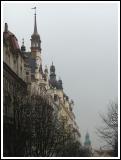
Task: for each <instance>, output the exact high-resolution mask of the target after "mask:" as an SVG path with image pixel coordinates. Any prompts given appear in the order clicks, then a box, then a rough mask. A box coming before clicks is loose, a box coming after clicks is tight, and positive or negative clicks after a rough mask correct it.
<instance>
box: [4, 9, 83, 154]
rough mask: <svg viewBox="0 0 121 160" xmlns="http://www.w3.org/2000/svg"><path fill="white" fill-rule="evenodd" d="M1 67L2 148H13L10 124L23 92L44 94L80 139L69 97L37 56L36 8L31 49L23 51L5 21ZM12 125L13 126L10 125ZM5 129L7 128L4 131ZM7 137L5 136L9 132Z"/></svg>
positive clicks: (54, 75)
mask: <svg viewBox="0 0 121 160" xmlns="http://www.w3.org/2000/svg"><path fill="white" fill-rule="evenodd" d="M3 40H4V41H3V57H4V62H3V65H4V67H3V69H4V75H3V76H4V106H3V109H4V133H5V135H4V142H5V143H4V144H7V146H6V145H4V150H5V151H6V152H9V151H11V152H12V150H14V147H15V146H13V143H12V141H13V140H14V135H13V133H12V130H14V126H12V124H14V123H16V122H14V121H15V116H16V112H15V106H14V103H15V100H16V97H19V98H20V97H21V96H23V95H26V94H30V95H42V96H48V97H49V100H50V102H51V104H52V106H53V108H54V110H56V114H57V117H58V120H59V121H62V122H63V124H64V125H63V127H64V129H65V130H66V132H69V133H70V132H71V133H72V135H73V138H74V139H75V140H77V141H80V137H81V135H80V132H79V128H78V126H77V123H76V121H75V115H74V113H73V107H74V102H73V101H72V100H69V98H68V96H67V95H66V94H65V92H64V90H63V82H62V80H61V79H59V80H57V79H56V73H55V66H54V64H53V63H52V65H51V66H50V75H49V71H48V69H47V67H45V69H44V70H43V66H42V57H41V54H42V53H41V51H42V50H41V39H40V35H39V34H38V30H37V20H36V10H35V14H34V32H33V34H32V36H31V51H30V52H27V51H26V47H25V45H24V40H23V42H22V46H21V49H20V47H19V44H18V41H17V38H16V37H15V35H14V34H13V33H11V32H10V31H9V30H8V25H7V23H5V30H4V33H3ZM12 127H13V128H12ZM8 130H9V132H8ZM10 130H11V135H10V136H11V137H12V138H11V139H10V140H9V139H7V137H8V135H7V133H10Z"/></svg>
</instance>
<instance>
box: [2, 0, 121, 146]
mask: <svg viewBox="0 0 121 160" xmlns="http://www.w3.org/2000/svg"><path fill="white" fill-rule="evenodd" d="M34 6H36V7H37V26H38V32H39V34H40V37H41V40H42V58H43V66H44V65H46V64H47V65H48V66H49V65H51V63H52V61H53V62H54V65H55V66H56V73H57V78H58V77H59V76H60V77H61V78H62V80H63V86H64V90H65V92H66V93H67V94H68V95H69V97H70V98H72V99H73V100H74V102H75V108H74V112H75V115H76V120H77V123H78V125H79V128H80V132H81V135H82V138H81V140H82V143H83V142H84V137H85V133H86V131H87V130H88V132H89V133H90V138H91V141H92V145H93V147H96V146H97V147H99V146H100V141H98V137H97V135H96V134H95V129H96V127H98V126H100V125H101V120H100V117H99V114H98V113H99V112H102V111H103V112H104V111H106V106H107V104H108V103H109V101H110V100H114V99H116V98H117V97H118V41H117V36H118V30H117V26H118V19H117V14H118V10H117V4H106V3H105V4H35V3H34V4H26V3H24V4H5V5H4V7H3V22H4V23H5V22H7V23H8V26H9V30H10V31H11V32H13V33H14V34H15V35H16V37H17V38H18V41H19V44H20V46H21V41H22V38H24V39H25V45H26V47H27V50H30V38H31V35H32V33H33V29H34V27H33V24H34V19H33V18H34V17H33V14H34V11H33V10H31V8H32V7H34ZM4 23H3V25H4Z"/></svg>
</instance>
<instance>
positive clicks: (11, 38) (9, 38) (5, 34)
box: [3, 31, 20, 51]
mask: <svg viewBox="0 0 121 160" xmlns="http://www.w3.org/2000/svg"><path fill="white" fill-rule="evenodd" d="M3 40H4V42H7V41H9V43H10V46H11V48H12V50H13V51H20V47H19V44H18V40H17V38H16V37H15V35H14V34H13V33H11V32H10V31H7V32H3Z"/></svg>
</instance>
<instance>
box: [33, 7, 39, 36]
mask: <svg viewBox="0 0 121 160" xmlns="http://www.w3.org/2000/svg"><path fill="white" fill-rule="evenodd" d="M32 9H34V10H35V14H34V34H38V33H37V20H36V7H34V8H32Z"/></svg>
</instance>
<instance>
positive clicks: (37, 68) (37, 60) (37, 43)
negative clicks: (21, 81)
mask: <svg viewBox="0 0 121 160" xmlns="http://www.w3.org/2000/svg"><path fill="white" fill-rule="evenodd" d="M33 9H35V14H34V32H33V34H32V36H31V56H32V59H33V66H34V72H33V76H34V79H35V80H40V79H42V59H41V40H40V35H39V34H38V32H37V21H36V7H35V8H33Z"/></svg>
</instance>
